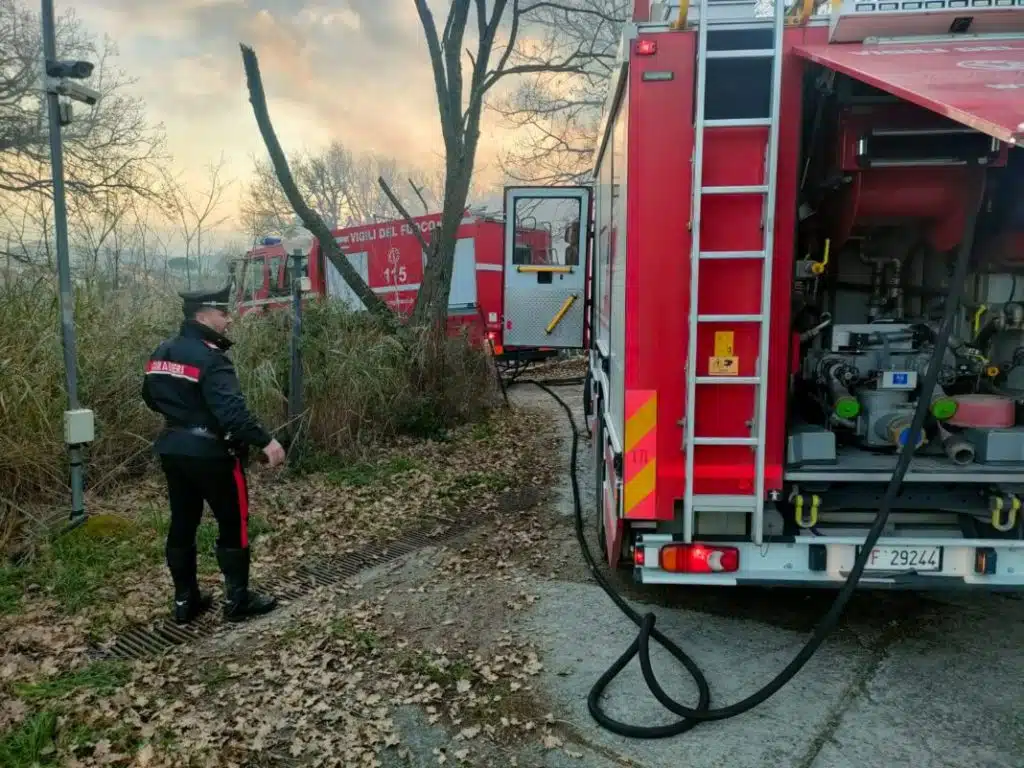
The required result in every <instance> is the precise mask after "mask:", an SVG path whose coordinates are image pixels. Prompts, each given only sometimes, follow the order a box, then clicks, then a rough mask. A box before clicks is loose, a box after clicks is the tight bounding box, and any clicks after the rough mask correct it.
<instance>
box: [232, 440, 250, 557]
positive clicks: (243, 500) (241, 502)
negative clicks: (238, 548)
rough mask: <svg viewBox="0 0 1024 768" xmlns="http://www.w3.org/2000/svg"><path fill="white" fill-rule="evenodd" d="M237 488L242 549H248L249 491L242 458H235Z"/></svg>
mask: <svg viewBox="0 0 1024 768" xmlns="http://www.w3.org/2000/svg"><path fill="white" fill-rule="evenodd" d="M235 489H236V490H237V491H238V514H239V517H240V518H241V522H242V537H241V538H242V549H246V548H247V547H248V546H249V492H248V489H247V488H246V487H245V475H244V474H242V462H241V460H240V459H235Z"/></svg>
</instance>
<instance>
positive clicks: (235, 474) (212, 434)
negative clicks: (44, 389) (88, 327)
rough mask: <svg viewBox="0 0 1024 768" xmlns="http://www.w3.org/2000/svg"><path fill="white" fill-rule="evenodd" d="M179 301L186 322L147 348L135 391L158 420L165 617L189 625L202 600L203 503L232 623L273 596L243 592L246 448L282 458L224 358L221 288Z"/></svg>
mask: <svg viewBox="0 0 1024 768" xmlns="http://www.w3.org/2000/svg"><path fill="white" fill-rule="evenodd" d="M179 295H180V296H181V298H182V299H183V300H184V312H185V321H184V323H183V324H182V326H181V330H180V331H179V333H178V335H177V336H176V337H174V338H173V339H168V340H167V341H164V342H163V343H162V344H160V346H158V347H157V348H156V350H155V351H154V352H153V354H152V356H151V358H150V360H149V362H148V363H147V364H146V375H145V381H144V383H143V388H142V397H143V400H145V402H146V405H147V406H149V408H151V409H152V410H154V411H156V412H157V413H159V414H161V415H162V416H163V417H164V420H165V422H166V426H165V428H164V430H163V431H162V432H161V433H160V436H159V437H158V438H157V440H156V443H155V445H154V450H155V451H156V453H157V454H158V455H159V456H160V462H161V464H162V466H163V471H164V474H165V475H166V477H167V495H168V497H169V500H170V506H171V527H170V530H169V531H168V533H167V549H166V554H167V566H168V568H169V569H170V571H171V578H172V579H173V580H174V620H175V621H176V622H177V623H179V624H185V623H188V622H190V621H192V620H193V619H194V618H195V617H196V616H198V615H199V614H200V613H202V612H203V611H205V610H206V609H207V608H209V607H210V604H211V600H210V598H209V596H207V595H204V594H201V593H200V591H199V586H198V582H197V580H196V532H197V530H198V528H199V522H200V520H201V518H202V515H203V502H204V501H205V502H206V503H207V504H209V505H210V509H211V510H212V511H213V514H214V517H215V518H216V519H217V528H218V538H217V563H218V565H219V566H220V569H221V572H222V573H223V574H224V597H225V602H224V618H225V619H227V620H228V621H240V620H242V619H244V618H246V617H248V616H254V615H259V614H264V613H267V612H269V611H271V610H273V609H274V607H275V606H276V605H277V601H276V599H275V598H273V597H269V596H264V595H261V594H258V593H256V592H253V591H251V590H250V589H249V562H250V561H249V558H250V554H249V530H248V529H249V491H248V486H247V484H246V479H245V462H246V460H247V458H248V450H249V446H256V447H257V448H259V449H260V450H262V451H263V453H264V454H265V455H266V457H267V461H268V463H269V464H270V466H276V465H278V464H280V463H281V462H283V461H284V459H285V453H284V449H283V448H282V447H281V444H280V443H278V442H277V440H275V439H273V437H271V435H270V434H269V433H268V432H267V430H266V429H264V428H263V426H262V425H261V424H260V423H259V421H258V420H257V419H256V418H255V417H254V416H253V415H252V414H251V413H250V412H249V409H248V407H247V406H246V403H245V398H244V397H243V396H242V392H241V388H240V386H239V383H238V376H237V375H236V374H235V368H234V365H233V364H232V362H231V359H230V358H229V357H228V356H227V351H228V349H229V348H230V347H231V341H230V340H228V339H227V338H226V337H225V335H224V334H225V333H226V332H227V329H228V328H229V327H230V325H231V315H230V314H229V298H230V285H229V286H228V287H226V288H223V289H221V290H218V291H212V292H202V291H196V292H191V293H181V294H179Z"/></svg>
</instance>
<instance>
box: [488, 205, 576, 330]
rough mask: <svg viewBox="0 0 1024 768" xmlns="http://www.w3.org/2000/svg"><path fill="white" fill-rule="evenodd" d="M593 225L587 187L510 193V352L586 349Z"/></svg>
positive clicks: (506, 292) (506, 307) (507, 269)
mask: <svg viewBox="0 0 1024 768" xmlns="http://www.w3.org/2000/svg"><path fill="white" fill-rule="evenodd" d="M589 221H590V190H589V189H587V188H586V187H510V188H508V189H506V190H505V257H504V273H505V274H504V277H505V279H504V286H505V288H504V323H503V334H502V336H503V343H504V345H505V346H506V347H547V348H554V349H579V348H582V347H583V333H584V325H585V319H586V308H585V305H586V300H585V299H586V296H585V291H586V272H587V236H588V224H589Z"/></svg>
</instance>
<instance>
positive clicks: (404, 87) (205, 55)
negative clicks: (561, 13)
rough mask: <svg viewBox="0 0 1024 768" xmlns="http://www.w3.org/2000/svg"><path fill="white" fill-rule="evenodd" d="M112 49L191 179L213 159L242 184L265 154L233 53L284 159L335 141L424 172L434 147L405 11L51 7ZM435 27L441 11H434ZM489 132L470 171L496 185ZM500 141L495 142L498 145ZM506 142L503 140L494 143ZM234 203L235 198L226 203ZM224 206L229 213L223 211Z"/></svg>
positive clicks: (425, 76) (108, 4)
mask: <svg viewBox="0 0 1024 768" xmlns="http://www.w3.org/2000/svg"><path fill="white" fill-rule="evenodd" d="M55 3H56V9H57V13H58V14H60V13H61V12H63V11H64V10H66V9H67V8H70V7H73V8H75V10H76V11H77V13H78V14H79V16H80V17H81V18H82V19H83V21H85V22H86V24H87V25H88V26H89V27H90V28H91V29H92V30H93V31H95V32H97V33H105V34H107V35H109V36H110V37H111V38H113V39H114V40H115V41H116V42H117V44H118V46H119V49H120V56H119V59H120V61H119V64H120V66H121V67H123V68H124V69H126V70H127V71H128V72H130V73H131V74H132V75H133V76H134V77H136V78H137V79H138V83H137V84H136V85H135V86H134V87H133V88H134V91H135V93H136V94H137V95H138V97H139V98H141V99H143V100H144V101H145V102H146V104H147V111H148V114H149V115H150V118H151V119H152V120H153V121H162V122H163V123H164V124H165V126H166V131H167V136H168V141H169V144H170V149H171V151H172V152H173V154H174V156H175V158H176V161H177V164H178V166H179V167H180V168H181V169H182V170H184V171H186V172H187V173H188V174H189V175H190V177H191V178H192V179H193V180H197V179H199V178H201V175H202V169H203V167H204V166H205V165H206V164H208V163H209V162H211V161H212V160H215V159H216V158H217V157H218V156H219V154H220V152H221V151H224V152H225V154H226V157H227V159H228V161H229V162H230V173H231V175H232V176H233V177H234V178H237V179H239V180H240V181H244V179H245V176H246V173H247V171H248V168H249V167H250V160H249V156H250V154H252V153H258V154H259V156H260V157H263V156H265V151H264V149H263V145H262V142H261V139H260V136H259V132H258V130H257V128H256V123H255V120H254V118H253V115H252V110H251V108H250V106H249V103H248V100H247V94H246V90H245V80H244V75H243V71H242V63H241V57H240V55H239V50H238V43H239V42H246V43H248V44H250V45H252V46H253V47H254V48H255V50H256V53H257V54H258V56H259V59H260V66H261V70H262V73H263V78H264V84H265V87H266V90H267V96H268V99H269V102H270V110H271V117H272V118H273V121H274V125H275V128H276V130H277V133H278V136H279V138H280V139H281V142H282V144H283V145H284V146H285V148H286V150H288V151H293V150H296V149H300V148H303V147H307V148H313V147H317V146H321V145H324V144H327V143H328V142H329V141H331V140H332V139H338V140H340V141H342V142H343V143H344V144H345V145H346V146H348V147H349V148H351V149H352V150H356V151H360V150H370V151H376V152H380V153H382V154H385V155H388V156H391V157H394V158H396V159H398V160H399V161H401V162H403V163H409V164H413V165H418V166H436V164H437V163H438V162H439V161H440V157H441V150H442V146H441V138H440V130H439V128H438V118H437V107H436V102H435V97H434V91H433V84H432V77H431V74H430V65H429V60H428V58H427V53H426V46H425V44H424V42H423V34H422V30H421V28H420V25H419V19H418V17H417V15H416V11H415V8H414V6H413V3H412V0H170V1H169V2H168V1H166V0H74V2H72V1H71V0H55ZM434 5H435V7H436V8H437V10H436V11H435V14H436V15H437V16H438V17H439V18H438V20H437V23H438V26H439V27H440V26H443V23H444V12H445V9H446V8H447V3H437V2H435V3H434ZM501 135H502V132H501V131H497V130H495V126H493V125H492V126H490V129H489V130H486V129H485V131H484V136H485V139H484V142H483V145H482V147H481V152H480V154H479V156H478V164H477V167H478V171H479V172H480V173H483V174H485V176H486V177H488V178H493V179H498V178H499V173H498V169H497V164H496V163H495V161H494V158H495V152H496V147H497V146H498V144H497V142H498V141H499V140H500V139H499V137H500V136H501ZM504 135H505V136H506V137H507V133H505V134H504ZM506 140H507V138H506ZM235 197H237V195H236V196H235ZM235 202H236V201H235V200H232V201H231V203H230V205H231V208H232V212H233V209H234V207H235Z"/></svg>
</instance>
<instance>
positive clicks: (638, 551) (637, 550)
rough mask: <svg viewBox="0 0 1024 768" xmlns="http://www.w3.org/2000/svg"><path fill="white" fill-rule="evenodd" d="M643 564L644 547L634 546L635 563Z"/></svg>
mask: <svg viewBox="0 0 1024 768" xmlns="http://www.w3.org/2000/svg"><path fill="white" fill-rule="evenodd" d="M643 564H644V548H643V547H633V565H643Z"/></svg>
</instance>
